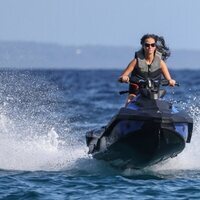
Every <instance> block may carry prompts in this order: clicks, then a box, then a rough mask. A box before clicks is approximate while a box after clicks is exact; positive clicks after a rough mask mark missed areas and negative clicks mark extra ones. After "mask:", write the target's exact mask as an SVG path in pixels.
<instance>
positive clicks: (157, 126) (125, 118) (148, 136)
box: [86, 80, 193, 169]
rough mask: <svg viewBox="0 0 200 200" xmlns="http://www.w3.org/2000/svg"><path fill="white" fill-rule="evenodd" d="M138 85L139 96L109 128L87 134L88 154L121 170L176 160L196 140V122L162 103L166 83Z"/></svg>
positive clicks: (147, 82) (122, 110) (143, 83)
mask: <svg viewBox="0 0 200 200" xmlns="http://www.w3.org/2000/svg"><path fill="white" fill-rule="evenodd" d="M137 84H138V85H139V88H140V89H139V90H140V92H139V94H138V95H137V96H136V97H135V98H134V99H133V100H132V101H131V102H130V103H129V104H128V105H127V106H126V107H122V108H121V109H120V110H119V112H118V113H117V114H116V115H115V116H114V117H113V118H112V119H111V121H110V122H109V123H108V124H107V126H105V127H101V128H100V129H98V130H92V131H89V132H87V133H86V143H87V146H88V147H89V152H88V153H89V154H91V155H92V156H93V157H94V158H96V159H99V160H104V161H108V162H109V163H110V164H111V165H113V166H115V167H118V168H121V169H124V168H134V169H142V168H145V167H148V166H151V165H154V164H157V163H159V162H161V161H164V160H166V159H168V158H172V157H175V156H177V155H178V154H179V153H181V152H182V151H183V149H184V148H185V144H186V143H190V140H191V137H192V129H193V120H192V118H191V117H190V116H189V115H188V114H187V113H186V112H184V111H178V110H177V109H176V108H175V107H174V106H173V105H172V104H171V103H170V102H168V101H166V100H163V99H162V98H163V96H164V95H165V93H166V91H165V90H163V89H160V85H162V86H166V85H168V82H166V80H164V81H163V80H162V82H161V81H152V80H145V81H144V80H142V81H139V82H138V83H137ZM125 92H128V91H123V92H121V93H125Z"/></svg>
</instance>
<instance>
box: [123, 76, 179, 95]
mask: <svg viewBox="0 0 200 200" xmlns="http://www.w3.org/2000/svg"><path fill="white" fill-rule="evenodd" d="M128 84H130V85H134V87H135V86H137V87H138V89H141V88H148V89H150V90H151V91H152V92H159V87H160V85H161V86H169V85H170V84H169V81H168V80H166V79H162V80H151V79H146V80H144V79H140V80H138V81H129V82H128ZM175 86H180V85H179V83H176V84H175ZM125 93H129V90H126V91H120V92H119V94H120V95H121V94H125Z"/></svg>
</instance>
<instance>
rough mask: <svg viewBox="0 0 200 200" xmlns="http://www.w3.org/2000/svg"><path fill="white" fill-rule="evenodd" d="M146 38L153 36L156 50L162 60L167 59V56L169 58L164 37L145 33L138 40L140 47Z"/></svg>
mask: <svg viewBox="0 0 200 200" xmlns="http://www.w3.org/2000/svg"><path fill="white" fill-rule="evenodd" d="M148 38H153V39H154V40H155V43H156V48H157V51H159V52H160V53H162V59H163V60H167V58H169V56H170V55H171V52H170V49H169V48H168V47H167V46H166V44H165V39H164V37H162V36H158V35H155V34H145V35H143V36H142V38H141V40H140V44H141V45H142V47H143V46H144V43H145V40H146V39H148ZM142 49H143V48H142Z"/></svg>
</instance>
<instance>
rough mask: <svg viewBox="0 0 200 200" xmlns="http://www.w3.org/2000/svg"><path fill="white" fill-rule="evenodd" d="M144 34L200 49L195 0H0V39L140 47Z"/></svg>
mask: <svg viewBox="0 0 200 200" xmlns="http://www.w3.org/2000/svg"><path fill="white" fill-rule="evenodd" d="M146 33H155V34H158V35H162V36H164V38H165V40H166V42H167V45H168V46H170V48H172V49H198V50H200V38H199V36H200V0H0V41H10V40H11V41H18V40H20V41H35V42H50V43H57V44H62V45H76V46H81V45H107V46H109V45H114V46H139V42H140V38H141V37H142V35H143V34H146Z"/></svg>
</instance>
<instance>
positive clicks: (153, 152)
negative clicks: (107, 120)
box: [88, 121, 185, 169]
mask: <svg viewBox="0 0 200 200" xmlns="http://www.w3.org/2000/svg"><path fill="white" fill-rule="evenodd" d="M129 123H130V124H129ZM137 123H138V124H139V123H140V122H138V121H137V122H136V123H135V124H137ZM119 124H120V125H121V124H123V126H124V124H126V125H127V126H129V125H130V126H131V125H133V122H128V121H122V122H121V123H119ZM119 124H118V125H117V126H116V127H114V128H113V130H112V132H111V134H110V135H109V136H103V137H101V136H100V137H99V138H98V139H97V141H96V144H95V143H93V142H94V141H93V142H91V143H90V145H91V147H90V150H91V152H90V153H92V155H93V157H94V158H96V159H99V160H105V161H108V162H109V163H110V164H111V165H113V166H115V167H118V168H135V169H140V168H144V167H147V166H151V165H153V164H156V163H158V162H160V161H163V160H166V159H168V158H170V157H174V156H176V155H177V154H179V153H180V152H181V151H182V150H183V149H184V147H185V140H184V138H183V137H182V136H181V135H180V134H179V133H178V132H175V131H172V130H170V129H166V128H165V129H164V128H161V126H160V124H156V125H155V124H154V126H152V123H151V122H146V123H144V124H143V125H142V128H141V129H139V130H135V131H131V130H130V131H129V132H127V133H126V134H124V135H123V134H122V133H123V131H119V126H120V125H119ZM93 134H95V133H93ZM88 136H89V134H88ZM90 136H92V135H91V132H90ZM95 145H96V146H95Z"/></svg>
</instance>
